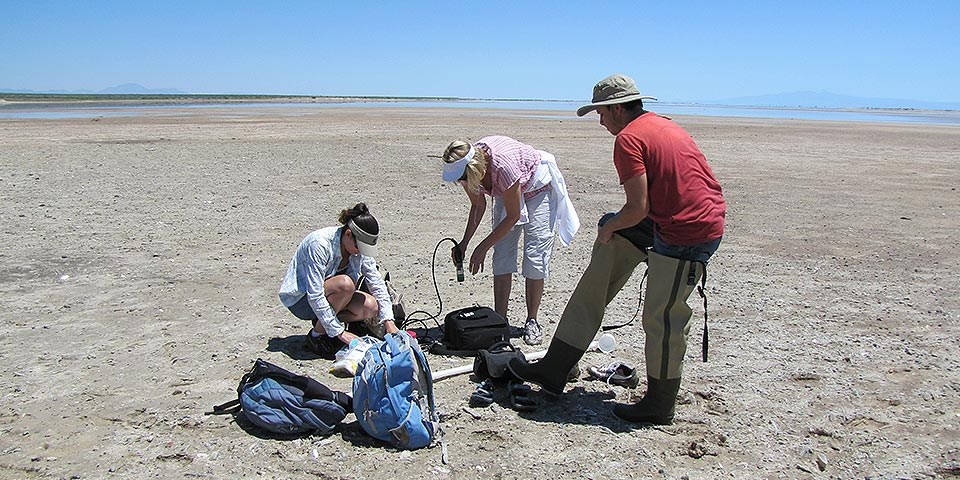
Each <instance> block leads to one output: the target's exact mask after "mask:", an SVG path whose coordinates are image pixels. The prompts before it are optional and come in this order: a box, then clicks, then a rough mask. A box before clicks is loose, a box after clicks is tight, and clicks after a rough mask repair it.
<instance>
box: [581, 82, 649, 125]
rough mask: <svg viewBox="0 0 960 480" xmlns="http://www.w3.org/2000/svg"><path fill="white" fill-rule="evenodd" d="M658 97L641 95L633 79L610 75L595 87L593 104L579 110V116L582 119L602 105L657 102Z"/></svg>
mask: <svg viewBox="0 0 960 480" xmlns="http://www.w3.org/2000/svg"><path fill="white" fill-rule="evenodd" d="M656 99H657V97H651V96H648V95H641V94H640V90H639V89H638V88H637V84H636V82H634V81H633V79H632V78H630V77H628V76H626V75H624V74H622V73H618V74H615V75H610V76H609V77H607V78H604V79H603V80H600V81H599V82H597V84H596V85H594V86H593V103H591V104H590V105H584V106H582V107H580V108H578V109H577V116H578V117H582V116H584V115H586V114H588V113H590V112H592V111H594V110H596V109H597V107H599V106H602V105H616V104H618V103H627V102H632V101H634V100H656Z"/></svg>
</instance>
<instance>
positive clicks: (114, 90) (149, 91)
mask: <svg viewBox="0 0 960 480" xmlns="http://www.w3.org/2000/svg"><path fill="white" fill-rule="evenodd" d="M0 92H6V93H52V94H84V93H95V94H107V95H109V94H117V95H131V94H132V95H158V94H159V95H163V94H173V95H184V94H186V92H183V91H180V90H177V89H175V88H147V87H144V86H143V85H140V84H139V83H124V84H123V85H117V86H115V87H107V88H104V89H103V90H99V91H93V90H29V89H23V88H0Z"/></svg>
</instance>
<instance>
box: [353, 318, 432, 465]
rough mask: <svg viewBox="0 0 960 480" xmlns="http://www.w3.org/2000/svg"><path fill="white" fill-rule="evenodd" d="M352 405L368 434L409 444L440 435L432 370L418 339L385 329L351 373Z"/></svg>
mask: <svg viewBox="0 0 960 480" xmlns="http://www.w3.org/2000/svg"><path fill="white" fill-rule="evenodd" d="M353 410H354V414H355V415H356V416H357V420H358V421H359V422H360V426H361V427H362V428H363V430H364V431H366V432H367V433H368V434H369V435H370V436H372V437H374V438H377V439H380V440H383V441H385V442H388V443H390V444H391V445H393V446H395V447H397V448H401V449H407V450H414V449H417V448H422V447H426V446H429V445H431V444H432V443H433V441H435V440H437V441H439V437H440V435H441V433H440V420H439V416H438V415H437V411H436V408H435V405H434V400H433V376H432V374H431V373H430V366H429V365H427V358H426V356H424V354H423V352H422V351H421V350H420V346H419V345H418V344H417V341H416V340H414V339H413V338H411V337H410V335H409V334H408V333H407V332H403V331H401V332H397V333H390V334H387V336H386V340H385V341H384V342H382V343H379V344H377V345H373V346H371V347H370V349H369V350H367V353H366V354H365V355H364V357H363V361H361V362H360V366H359V368H358V369H357V375H356V376H355V377H353Z"/></svg>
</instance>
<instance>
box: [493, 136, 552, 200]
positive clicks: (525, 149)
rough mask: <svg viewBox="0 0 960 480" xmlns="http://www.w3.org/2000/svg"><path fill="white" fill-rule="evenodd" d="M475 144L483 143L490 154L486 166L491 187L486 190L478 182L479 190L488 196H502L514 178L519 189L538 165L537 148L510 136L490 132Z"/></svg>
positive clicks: (532, 175) (529, 178) (532, 193)
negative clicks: (490, 133)
mask: <svg viewBox="0 0 960 480" xmlns="http://www.w3.org/2000/svg"><path fill="white" fill-rule="evenodd" d="M476 145H477V147H478V148H484V147H486V148H484V149H485V150H486V151H487V153H489V154H490V165H488V166H487V168H488V169H490V180H491V187H492V188H491V189H490V190H487V189H486V188H484V187H482V186H481V187H480V188H481V189H482V190H483V193H485V194H487V195H490V196H492V197H502V196H503V192H505V191H506V190H507V189H508V188H510V187H511V186H512V185H513V184H514V183H517V181H520V191H521V192H522V191H523V190H524V189H525V188H526V186H527V184H528V183H529V182H530V180H532V179H533V178H534V173H536V171H537V167H539V166H540V152H538V151H537V149H535V148H533V147H531V146H530V145H527V144H525V143H521V142H518V141H516V140H514V139H512V138H510V137H505V136H503V135H491V136H489V137H483V138H481V139H480V140H478V141H477V144H476ZM545 188H546V187H545ZM541 190H543V189H542V188H540V189H537V191H536V192H526V193H525V194H524V197H526V198H529V197H531V196H533V195H536V194H537V193H539V192H540V191H541Z"/></svg>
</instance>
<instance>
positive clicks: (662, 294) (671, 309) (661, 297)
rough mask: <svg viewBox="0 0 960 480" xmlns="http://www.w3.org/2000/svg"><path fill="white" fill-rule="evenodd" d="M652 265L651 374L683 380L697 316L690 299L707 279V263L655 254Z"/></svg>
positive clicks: (648, 303)
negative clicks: (693, 317)
mask: <svg viewBox="0 0 960 480" xmlns="http://www.w3.org/2000/svg"><path fill="white" fill-rule="evenodd" d="M648 264H649V270H648V271H647V273H648V276H649V279H648V280H647V292H646V296H645V297H644V301H643V331H644V333H645V335H646V341H645V343H646V345H645V349H644V353H645V356H646V361H647V375H648V376H649V377H652V378H656V379H660V380H667V379H675V378H680V377H681V375H682V373H683V356H684V354H685V353H686V351H687V333H688V332H689V331H690V316H691V315H692V313H693V311H692V310H691V309H690V306H689V305H687V298H688V297H690V294H691V293H693V291H694V289H695V288H696V286H697V282H699V281H700V277H702V276H703V264H701V263H699V262H691V261H687V260H679V259H676V258H671V257H666V256H663V255H660V254H658V253H656V252H653V251H651V252H650V254H649V259H648Z"/></svg>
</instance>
